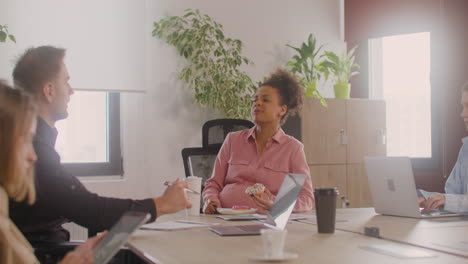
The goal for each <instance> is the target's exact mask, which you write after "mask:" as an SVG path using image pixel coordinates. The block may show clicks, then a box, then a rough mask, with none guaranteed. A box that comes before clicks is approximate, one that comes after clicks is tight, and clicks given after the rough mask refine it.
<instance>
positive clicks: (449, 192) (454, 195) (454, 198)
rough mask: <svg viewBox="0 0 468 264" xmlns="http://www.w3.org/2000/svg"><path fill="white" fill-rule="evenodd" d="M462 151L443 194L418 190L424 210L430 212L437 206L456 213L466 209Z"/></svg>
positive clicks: (467, 206) (467, 202)
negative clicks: (421, 196)
mask: <svg viewBox="0 0 468 264" xmlns="http://www.w3.org/2000/svg"><path fill="white" fill-rule="evenodd" d="M462 153H463V152H462V149H461V150H460V152H459V153H458V159H457V162H456V163H455V166H454V167H453V169H452V171H451V172H450V176H449V177H448V179H447V181H446V182H445V194H441V193H432V192H425V191H420V193H421V194H422V195H423V198H424V199H422V201H420V205H423V207H424V210H425V211H428V212H430V211H432V210H435V209H438V208H441V209H443V210H445V211H449V212H456V213H458V212H466V211H468V201H467V198H466V195H464V194H463V180H462V179H463V176H464V175H463V168H462V167H463V166H462V165H461V159H462V158H463V157H462Z"/></svg>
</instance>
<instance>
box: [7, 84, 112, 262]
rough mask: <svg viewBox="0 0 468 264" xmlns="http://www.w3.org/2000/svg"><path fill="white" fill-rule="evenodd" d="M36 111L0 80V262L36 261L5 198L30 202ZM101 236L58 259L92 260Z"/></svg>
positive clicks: (31, 196) (26, 100)
mask: <svg viewBox="0 0 468 264" xmlns="http://www.w3.org/2000/svg"><path fill="white" fill-rule="evenodd" d="M35 131H36V110H35V105H34V103H33V102H32V99H31V98H30V97H29V96H27V95H25V94H23V93H22V92H20V91H19V90H14V89H12V88H11V87H9V86H8V85H6V84H5V83H4V82H2V81H1V80H0V263H2V264H10V263H25V264H28V263H39V261H38V260H37V259H36V257H35V256H34V252H33V248H32V247H31V245H30V244H29V242H28V241H27V240H26V238H25V237H24V236H23V235H22V233H21V232H20V231H19V230H18V229H17V227H16V226H15V224H14V223H13V222H12V221H11V220H10V218H9V215H8V198H9V197H10V198H11V199H13V200H15V201H23V200H26V201H27V202H28V203H29V204H33V203H34V201H35V198H36V195H35V188H34V178H33V171H34V162H35V161H36V159H37V157H36V154H35V152H34V148H33V145H32V140H33V136H34V133H35ZM102 237H103V235H101V236H98V237H95V238H92V239H89V240H88V241H87V242H86V243H84V244H83V245H81V246H80V247H78V248H77V249H75V250H74V251H72V252H70V253H68V254H67V255H66V256H65V258H64V259H63V260H62V261H61V262H60V263H63V264H72V263H93V254H92V249H93V247H94V246H95V245H96V243H97V242H99V240H100V239H101V238H102Z"/></svg>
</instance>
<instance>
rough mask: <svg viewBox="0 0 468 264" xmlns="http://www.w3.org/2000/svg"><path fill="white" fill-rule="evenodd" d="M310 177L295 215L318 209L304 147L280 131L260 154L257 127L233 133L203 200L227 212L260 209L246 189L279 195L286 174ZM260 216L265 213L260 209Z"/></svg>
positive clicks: (216, 164) (207, 186) (218, 159)
mask: <svg viewBox="0 0 468 264" xmlns="http://www.w3.org/2000/svg"><path fill="white" fill-rule="evenodd" d="M288 172H289V173H301V174H306V175H307V176H308V177H307V178H306V182H305V183H304V186H303V188H302V191H301V193H300V194H299V198H298V201H297V203H296V206H295V207H294V212H304V211H308V210H311V209H312V208H313V205H314V194H313V191H312V181H311V179H310V172H309V166H308V165H307V161H306V158H305V154H304V146H303V145H302V143H301V142H299V141H298V140H296V139H295V138H293V137H291V136H288V135H286V134H285V133H284V131H283V130H282V129H281V128H280V129H279V130H278V132H276V134H275V135H274V136H273V137H272V138H271V139H269V140H268V142H267V143H266V145H265V148H264V149H263V152H262V153H258V151H257V144H256V138H255V127H253V128H251V129H248V130H243V131H238V132H232V133H229V134H228V136H227V137H226V139H225V140H224V143H223V146H222V147H221V150H220V151H219V153H218V156H217V157H216V162H215V165H214V169H213V175H212V176H211V178H210V179H208V180H207V181H206V183H205V189H204V190H203V200H204V201H207V200H208V199H210V200H218V201H220V202H221V206H222V207H223V208H231V207H232V206H233V205H246V206H249V207H251V208H259V207H258V206H257V204H256V203H255V202H254V200H253V199H252V198H251V197H249V196H248V195H247V194H245V192H244V191H245V189H246V188H247V187H249V186H251V185H253V184H255V183H262V184H263V185H265V187H266V188H268V190H270V192H271V193H272V194H274V195H277V193H278V191H279V188H280V185H281V183H282V182H283V178H284V177H285V175H286V173H288ZM258 212H260V213H265V210H262V209H261V208H259V211H258Z"/></svg>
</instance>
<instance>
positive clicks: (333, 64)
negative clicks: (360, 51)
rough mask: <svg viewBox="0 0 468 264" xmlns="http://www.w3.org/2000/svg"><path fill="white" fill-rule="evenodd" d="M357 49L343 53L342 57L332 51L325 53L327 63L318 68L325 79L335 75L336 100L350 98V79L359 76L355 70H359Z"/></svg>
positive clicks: (323, 62)
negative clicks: (355, 54)
mask: <svg viewBox="0 0 468 264" xmlns="http://www.w3.org/2000/svg"><path fill="white" fill-rule="evenodd" d="M356 48H357V46H356V47H354V48H352V49H351V50H350V51H349V52H346V51H345V52H343V53H341V55H340V56H338V55H336V54H335V53H334V52H332V51H325V58H326V60H325V61H322V62H321V63H320V64H319V65H318V68H319V69H320V71H321V72H323V73H324V75H325V79H328V77H329V75H330V73H331V74H332V75H333V77H334V80H335V85H334V86H333V88H334V91H335V98H344V99H347V98H349V94H350V90H351V84H350V83H349V79H350V78H351V77H352V76H354V75H356V74H359V72H358V71H357V70H355V69H358V68H359V65H358V64H357V63H354V58H355V57H354V52H355V51H356Z"/></svg>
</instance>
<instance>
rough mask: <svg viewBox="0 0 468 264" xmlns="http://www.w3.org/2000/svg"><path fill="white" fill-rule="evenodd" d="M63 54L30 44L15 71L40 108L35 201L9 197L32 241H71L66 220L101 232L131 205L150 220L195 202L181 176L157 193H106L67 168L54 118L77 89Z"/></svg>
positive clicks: (19, 83) (58, 117)
mask: <svg viewBox="0 0 468 264" xmlns="http://www.w3.org/2000/svg"><path fill="white" fill-rule="evenodd" d="M64 57H65V50H64V49H60V48H55V47H51V46H41V47H37V48H31V49H29V50H27V51H26V52H25V53H24V54H23V55H22V56H21V57H20V59H19V60H18V62H17V64H16V66H15V69H14V71H13V79H14V81H15V85H16V86H17V87H21V88H22V89H24V90H26V91H28V92H30V93H31V94H33V95H34V96H35V98H36V101H37V103H38V107H39V108H38V115H39V117H38V122H37V130H36V137H35V140H34V149H35V151H36V154H37V162H36V173H35V177H36V178H35V182H36V192H37V198H36V203H35V204H34V205H32V206H30V205H27V204H26V203H16V202H13V201H10V217H11V218H12V219H13V221H14V222H15V223H16V225H17V226H18V227H19V228H20V230H21V231H22V232H23V233H24V234H25V236H26V237H27V238H28V239H29V240H30V242H31V243H35V242H62V241H68V240H69V234H68V232H67V231H66V230H65V229H63V228H62V224H63V223H65V222H69V221H72V222H75V223H77V224H79V225H81V226H83V227H86V228H88V229H90V230H92V231H96V232H100V231H103V230H105V229H109V228H110V227H111V226H112V225H113V224H114V223H116V222H117V220H118V219H119V218H120V216H121V215H122V214H123V213H124V212H126V211H129V210H132V211H142V212H148V213H150V214H151V220H150V221H154V220H155V219H156V217H157V216H160V215H162V214H168V213H174V212H177V211H179V210H182V209H184V208H189V207H191V204H190V203H189V202H188V201H187V199H186V195H185V191H184V188H186V187H187V185H186V183H185V182H183V181H178V180H177V181H176V182H175V183H174V184H173V185H172V186H171V187H168V188H167V189H166V191H165V192H164V194H163V195H162V196H160V197H158V198H150V199H144V200H131V199H117V198H107V197H101V196H99V195H97V194H94V193H91V192H89V191H88V190H87V189H86V188H85V187H84V186H83V184H81V182H80V181H79V180H78V179H77V178H76V177H75V176H73V175H71V174H70V173H68V172H67V171H66V170H65V169H64V167H63V166H62V165H61V162H60V156H59V154H58V153H57V152H56V150H55V140H56V138H57V129H55V122H56V121H58V120H61V119H64V118H66V117H67V116H68V112H67V104H68V101H69V100H70V96H71V95H72V94H73V89H72V88H71V87H70V85H69V84H68V80H69V75H68V71H67V68H66V65H65V64H64V62H63V59H64Z"/></svg>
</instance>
